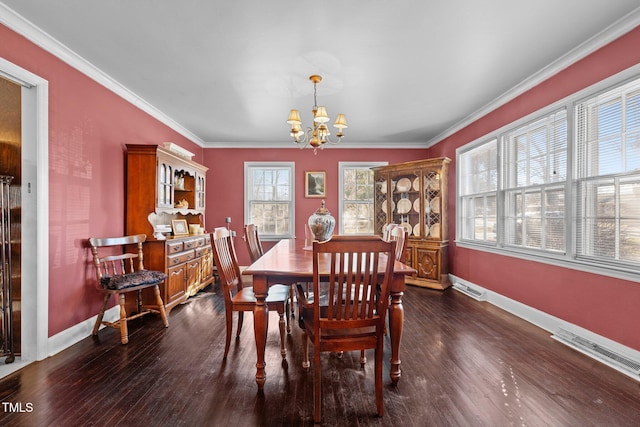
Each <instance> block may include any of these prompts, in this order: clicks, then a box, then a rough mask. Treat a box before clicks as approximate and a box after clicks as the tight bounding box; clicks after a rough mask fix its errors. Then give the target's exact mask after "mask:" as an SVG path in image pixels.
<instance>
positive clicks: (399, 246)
mask: <svg viewBox="0 0 640 427" xmlns="http://www.w3.org/2000/svg"><path fill="white" fill-rule="evenodd" d="M392 225H393V226H394V227H390V229H389V236H388V237H387V239H386V240H387V241H395V242H397V243H396V260H398V261H400V262H404V259H405V255H406V250H407V237H408V236H409V232H408V231H407V229H406V228H404V227H402V226H401V225H397V224H392Z"/></svg>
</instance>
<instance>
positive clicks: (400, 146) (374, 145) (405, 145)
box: [203, 141, 429, 150]
mask: <svg viewBox="0 0 640 427" xmlns="http://www.w3.org/2000/svg"><path fill="white" fill-rule="evenodd" d="M203 148H252V149H273V148H278V149H280V148H284V149H287V148H293V149H301V150H302V148H300V147H299V146H297V145H296V144H294V143H293V142H292V141H288V142H282V141H278V142H250V141H245V142H205V143H204V145H203ZM306 148H309V149H310V148H311V147H305V149H306ZM326 148H327V149H328V150H335V149H360V148H366V149H374V150H375V149H392V150H405V149H409V150H412V149H423V150H426V149H427V148H429V147H428V146H427V143H426V142H425V141H414V142H406V141H402V142H397V141H396V142H388V141H383V142H362V141H341V142H340V143H338V144H335V145H333V144H329V145H327V146H326Z"/></svg>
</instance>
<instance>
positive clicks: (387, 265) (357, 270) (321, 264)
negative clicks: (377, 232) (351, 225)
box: [299, 236, 396, 423]
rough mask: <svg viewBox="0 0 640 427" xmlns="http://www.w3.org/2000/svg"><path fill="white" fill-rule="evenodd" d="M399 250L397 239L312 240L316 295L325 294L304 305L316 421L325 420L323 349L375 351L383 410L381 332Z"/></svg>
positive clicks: (305, 352)
mask: <svg viewBox="0 0 640 427" xmlns="http://www.w3.org/2000/svg"><path fill="white" fill-rule="evenodd" d="M395 248H396V242H395V241H393V242H386V241H383V240H381V239H380V237H378V236H360V237H357V236H356V237H344V236H334V238H332V239H331V240H330V241H327V242H321V243H319V242H314V243H313V294H314V295H316V296H318V295H323V297H322V298H316V297H314V298H313V303H309V304H303V305H302V306H301V310H300V318H299V324H300V326H301V327H302V331H303V334H302V335H303V367H308V366H309V353H308V350H309V348H308V347H309V342H312V343H313V347H314V353H313V354H314V359H313V364H314V393H313V396H314V399H313V400H314V421H315V422H318V423H319V422H320V420H321V405H322V387H321V378H322V374H321V372H322V371H321V366H320V365H321V360H320V353H321V352H341V351H352V350H364V349H375V367H374V371H375V397H376V406H377V412H378V415H380V416H382V415H383V413H384V406H383V396H382V391H383V390H382V354H383V346H384V338H383V333H384V325H385V316H386V313H387V307H388V304H389V294H390V290H391V280H392V275H393V266H394V261H395ZM385 255H386V256H385ZM378 292H380V295H381V297H380V298H378V297H377V296H376V295H377V294H378ZM321 300H322V301H321Z"/></svg>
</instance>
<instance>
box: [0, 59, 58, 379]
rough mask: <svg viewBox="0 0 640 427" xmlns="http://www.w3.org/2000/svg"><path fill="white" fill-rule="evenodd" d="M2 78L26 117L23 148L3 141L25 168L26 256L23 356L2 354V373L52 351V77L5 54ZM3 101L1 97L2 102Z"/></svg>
mask: <svg viewBox="0 0 640 427" xmlns="http://www.w3.org/2000/svg"><path fill="white" fill-rule="evenodd" d="M0 80H2V87H7V88H9V89H8V90H9V91H10V92H11V93H12V95H11V99H12V101H9V103H10V104H13V103H15V97H16V95H15V94H14V91H16V90H17V91H19V94H20V95H19V103H18V105H19V107H18V108H19V114H18V113H16V112H15V110H13V111H14V112H13V113H12V114H14V115H18V116H19V120H20V125H19V127H18V129H19V132H18V131H17V130H15V128H13V129H14V130H13V131H12V132H13V133H18V134H19V138H17V139H18V140H19V141H20V144H19V151H18V148H17V147H18V146H17V145H16V144H15V143H13V142H12V143H11V144H6V147H5V146H4V145H3V147H5V148H6V150H7V151H8V152H9V155H10V156H13V157H16V158H15V159H12V160H11V161H10V162H7V161H6V160H5V157H4V154H3V160H2V164H3V165H4V164H5V163H6V164H7V165H12V166H9V169H13V171H14V172H15V171H16V170H18V171H19V184H16V188H15V189H12V192H13V193H14V194H15V196H16V204H17V205H18V206H19V207H20V212H19V221H16V222H17V223H18V224H19V228H20V232H19V236H20V238H19V242H20V244H19V247H20V262H19V265H18V266H17V267H16V271H17V272H19V283H20V285H19V291H18V292H16V294H17V295H19V297H18V298H19V304H18V311H19V321H18V322H14V326H15V327H16V328H19V329H18V330H17V331H16V333H15V337H16V341H18V340H19V343H16V346H15V348H16V349H18V348H19V356H18V357H16V359H15V361H14V362H13V363H8V364H5V363H4V362H2V360H0V378H2V377H4V376H6V375H9V374H10V373H12V372H14V371H16V370H18V369H20V368H21V367H23V366H24V365H25V364H29V363H31V362H34V361H36V360H42V359H44V358H46V357H47V356H48V355H49V349H48V326H49V322H48V317H49V200H48V194H49V192H48V188H49V178H48V177H49V175H48V165H49V159H48V153H49V147H48V145H49V136H48V135H49V125H48V114H49V112H48V110H49V101H48V97H49V83H48V82H47V81H46V80H45V79H43V78H41V77H39V76H37V75H35V74H33V73H31V72H29V71H27V70H25V69H23V68H21V67H19V66H17V65H15V64H13V63H11V62H8V61H6V60H5V59H3V58H0ZM2 102H3V101H2V100H0V104H1V103H2ZM0 108H3V107H0ZM7 108H8V109H9V108H11V109H14V107H7ZM12 126H15V124H14V125H12ZM0 137H1V138H0V139H4V138H7V137H4V136H2V135H0ZM12 139H16V137H15V136H14V137H12ZM12 240H14V239H12ZM14 276H15V274H14ZM14 330H15V329H14ZM14 343H15V341H14Z"/></svg>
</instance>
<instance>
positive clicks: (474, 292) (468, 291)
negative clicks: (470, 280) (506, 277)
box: [453, 282, 487, 301]
mask: <svg viewBox="0 0 640 427" xmlns="http://www.w3.org/2000/svg"><path fill="white" fill-rule="evenodd" d="M453 288H454V289H455V290H456V291H459V292H462V293H463V294H465V295H467V296H469V297H471V298H473V299H475V300H478V301H486V300H487V295H486V292H485V291H484V290H478V289H475V288H472V287H471V286H469V285H465V284H464V283H460V282H455V283H454V284H453Z"/></svg>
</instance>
